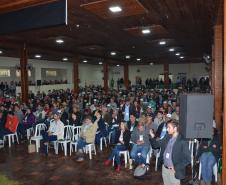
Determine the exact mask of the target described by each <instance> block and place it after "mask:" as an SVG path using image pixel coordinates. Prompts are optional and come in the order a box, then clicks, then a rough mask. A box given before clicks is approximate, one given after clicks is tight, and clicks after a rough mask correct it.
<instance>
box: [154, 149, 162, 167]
mask: <svg viewBox="0 0 226 185" xmlns="http://www.w3.org/2000/svg"><path fill="white" fill-rule="evenodd" d="M160 153H161V149H159V151H158V153H157V154H156V157H155V171H157V170H158V159H159V157H160Z"/></svg>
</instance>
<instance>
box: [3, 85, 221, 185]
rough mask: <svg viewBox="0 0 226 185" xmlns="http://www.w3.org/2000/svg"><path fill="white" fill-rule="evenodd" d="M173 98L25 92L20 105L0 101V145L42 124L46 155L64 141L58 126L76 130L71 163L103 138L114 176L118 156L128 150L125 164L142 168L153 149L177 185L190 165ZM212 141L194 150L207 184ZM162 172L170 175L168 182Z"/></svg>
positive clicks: (95, 91) (148, 93)
mask: <svg viewBox="0 0 226 185" xmlns="http://www.w3.org/2000/svg"><path fill="white" fill-rule="evenodd" d="M178 97H179V96H178V94H175V93H174V92H173V91H172V90H161V91H160V90H153V89H152V90H150V89H136V90H134V91H130V92H128V91H115V90H114V91H111V92H109V93H107V94H106V93H103V91H102V88H101V87H90V88H84V89H81V91H80V93H79V94H78V95H75V94H73V92H71V91H70V90H59V91H58V90H55V91H49V92H48V93H38V94H37V95H34V94H31V93H30V99H29V102H28V103H26V104H25V103H20V102H16V101H15V99H14V100H13V101H11V100H9V98H1V99H0V101H1V102H0V140H3V139H4V136H5V135H7V134H10V133H15V132H17V133H18V136H19V138H20V140H22V141H23V140H26V139H27V138H28V137H27V130H28V129H30V128H35V126H36V125H37V124H39V123H44V124H45V125H46V128H47V129H46V130H43V131H42V133H41V134H42V137H43V139H42V141H41V151H42V152H44V153H45V154H46V155H48V146H49V145H48V143H49V142H53V141H57V140H62V139H64V137H65V134H64V126H66V125H72V126H81V131H80V133H78V134H79V136H78V138H76V141H77V161H83V160H84V147H85V146H86V145H87V144H90V143H93V144H96V145H100V142H101V139H102V138H105V139H106V138H109V140H110V142H111V145H112V146H113V149H112V151H111V154H110V155H109V157H108V158H107V159H106V160H105V161H104V165H106V166H107V165H110V164H112V162H113V159H114V162H115V164H116V172H120V170H121V163H122V161H120V152H122V151H130V152H129V155H130V160H129V161H130V165H131V164H132V163H133V164H137V165H140V166H145V165H146V163H147V162H148V158H149V156H150V155H149V153H150V152H151V149H153V150H157V152H160V159H159V162H160V163H161V164H163V167H162V171H163V172H164V175H163V180H164V181H168V180H170V181H172V182H175V184H177V183H178V179H179V180H180V179H183V178H184V177H185V167H186V166H187V165H188V164H189V163H190V160H191V159H190V152H189V150H188V141H186V140H185V139H183V137H182V136H181V135H180V133H179V111H180V108H179V99H178ZM109 136H110V137H109ZM215 136H216V137H214V139H213V140H211V141H204V140H202V141H201V145H200V152H199V157H200V160H201V161H202V163H203V165H202V168H203V169H202V178H203V181H204V183H206V184H208V183H210V182H211V181H212V167H213V165H214V164H215V163H216V162H217V160H218V159H219V157H220V155H219V154H220V151H219V145H218V144H219V140H218V137H217V134H216V132H215ZM174 144H175V145H174ZM174 146H175V147H174ZM175 153H176V154H175ZM209 153H210V154H211V155H210V154H209ZM175 156H176V157H175ZM167 170H172V171H173V172H175V178H174V179H172V177H171V176H172V173H168V172H167ZM163 172H162V173H163Z"/></svg>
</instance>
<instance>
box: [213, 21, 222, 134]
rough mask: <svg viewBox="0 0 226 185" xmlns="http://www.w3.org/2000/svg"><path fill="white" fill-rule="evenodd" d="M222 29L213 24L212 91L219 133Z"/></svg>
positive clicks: (220, 128)
mask: <svg viewBox="0 0 226 185" xmlns="http://www.w3.org/2000/svg"><path fill="white" fill-rule="evenodd" d="M222 46H223V29H222V25H215V26H214V55H213V58H214V61H213V75H214V76H213V85H214V86H213V88H214V90H213V92H214V117H215V121H216V126H217V129H218V130H219V134H222V131H221V130H222V111H223V105H222V102H223V94H222V93H223V91H222V89H223V84H222V82H223V81H222V79H223V60H222V58H223V53H222Z"/></svg>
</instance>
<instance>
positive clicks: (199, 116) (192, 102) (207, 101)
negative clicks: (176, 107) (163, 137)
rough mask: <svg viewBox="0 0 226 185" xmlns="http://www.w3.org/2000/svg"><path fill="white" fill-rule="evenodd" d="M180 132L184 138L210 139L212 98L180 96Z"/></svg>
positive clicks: (195, 95)
mask: <svg viewBox="0 0 226 185" xmlns="http://www.w3.org/2000/svg"><path fill="white" fill-rule="evenodd" d="M179 120H180V131H181V133H182V135H183V136H184V137H185V138H189V139H195V138H211V137H212V126H213V96H212V95H206V94H187V95H181V96H180V119H179Z"/></svg>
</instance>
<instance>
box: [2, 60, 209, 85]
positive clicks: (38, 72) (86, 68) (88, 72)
mask: <svg viewBox="0 0 226 185" xmlns="http://www.w3.org/2000/svg"><path fill="white" fill-rule="evenodd" d="M28 63H31V64H32V66H33V67H34V71H33V74H32V77H31V80H33V81H36V80H43V78H44V77H43V76H42V69H45V68H48V69H61V71H64V72H65V73H66V74H64V75H62V80H63V78H66V79H67V81H68V83H69V84H73V64H72V63H69V62H59V61H58V62H57V61H45V60H34V59H29V60H28ZM16 65H19V59H17V58H10V57H0V67H1V68H10V69H11V70H12V72H11V77H9V78H1V79H0V81H11V80H16V81H19V80H20V79H19V78H16V77H15V66H16ZM169 72H170V73H172V74H173V81H176V77H177V75H178V73H186V75H187V78H193V77H196V78H199V77H200V76H207V75H208V72H206V71H205V64H204V63H192V64H170V65H169ZM159 74H163V65H162V64H159V65H153V66H151V65H130V66H129V79H130V80H131V82H132V84H135V79H136V76H139V77H141V78H142V82H143V83H144V82H145V80H146V79H147V78H158V75H159ZM103 76H104V74H103V65H90V64H79V79H80V81H81V83H80V84H79V85H80V86H84V85H85V84H86V85H103ZM112 78H113V79H114V81H115V86H116V84H117V83H116V82H117V80H118V79H119V78H124V70H123V66H119V67H117V66H109V81H110V80H111V79H112Z"/></svg>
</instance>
